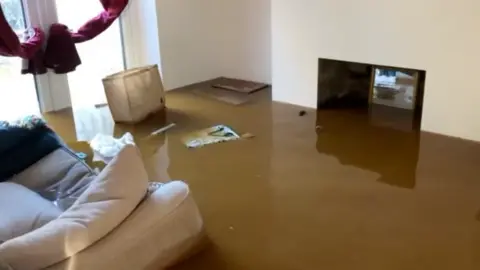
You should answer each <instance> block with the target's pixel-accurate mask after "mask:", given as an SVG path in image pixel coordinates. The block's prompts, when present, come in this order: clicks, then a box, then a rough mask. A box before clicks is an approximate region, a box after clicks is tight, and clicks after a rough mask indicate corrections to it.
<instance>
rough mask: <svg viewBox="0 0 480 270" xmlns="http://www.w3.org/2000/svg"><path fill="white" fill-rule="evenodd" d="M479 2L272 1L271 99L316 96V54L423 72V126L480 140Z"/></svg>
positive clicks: (307, 102) (312, 100) (306, 100)
mask: <svg viewBox="0 0 480 270" xmlns="http://www.w3.org/2000/svg"><path fill="white" fill-rule="evenodd" d="M479 25H480V2H479V1H475V0H459V1H449V0H422V1H417V0H403V1H398V0H384V1H380V0H339V1H329V0H315V1H313V0H295V1H292V0H272V81H273V91H274V93H273V95H274V99H275V100H278V101H282V102H288V103H294V104H299V105H303V106H308V107H315V106H316V100H317V64H318V58H332V59H338V60H347V61H356V62H366V63H374V64H382V65H392V66H400V67H409V68H416V69H424V70H426V71H427V80H426V89H425V101H424V112H423V123H422V129H424V130H427V131H432V132H436V133H442V134H446V135H451V136H456V137H462V138H466V139H473V140H479V141H480V106H478V104H479V100H480V86H479V83H478V78H479V77H480V76H479V75H478V73H479V69H478V63H479V62H480V53H479V50H480V35H479V34H478V26H479Z"/></svg>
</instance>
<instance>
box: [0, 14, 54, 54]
mask: <svg viewBox="0 0 480 270" xmlns="http://www.w3.org/2000/svg"><path fill="white" fill-rule="evenodd" d="M44 39H45V35H44V33H43V32H42V30H40V29H38V28H34V35H33V36H32V37H30V38H29V39H28V40H27V41H26V42H24V43H20V41H19V40H18V37H17V34H15V32H13V30H12V28H11V27H10V25H9V24H8V22H7V19H6V18H5V16H4V14H3V10H2V7H1V6H0V55H3V56H19V57H22V58H24V59H30V58H32V57H33V56H34V55H35V54H36V53H37V51H38V50H39V49H40V48H41V47H42V45H43V41H44Z"/></svg>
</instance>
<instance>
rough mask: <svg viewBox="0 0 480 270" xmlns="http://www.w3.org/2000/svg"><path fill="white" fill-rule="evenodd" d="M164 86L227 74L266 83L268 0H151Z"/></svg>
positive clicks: (268, 59) (268, 27)
mask: <svg viewBox="0 0 480 270" xmlns="http://www.w3.org/2000/svg"><path fill="white" fill-rule="evenodd" d="M156 5H157V19H158V29H159V40H160V51H161V62H162V71H163V77H164V83H165V87H166V88H167V89H173V88H178V87H181V86H185V85H188V84H192V83H196V82H200V81H205V80H209V79H213V78H215V77H219V76H229V77H235V78H240V79H250V80H258V81H262V82H270V78H271V76H270V64H271V60H270V56H271V53H270V48H271V43H270V41H271V38H270V33H271V31H270V30H271V29H270V23H271V18H270V0H201V1H199V0H157V1H156Z"/></svg>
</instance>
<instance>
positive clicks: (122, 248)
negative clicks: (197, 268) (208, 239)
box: [49, 181, 203, 270]
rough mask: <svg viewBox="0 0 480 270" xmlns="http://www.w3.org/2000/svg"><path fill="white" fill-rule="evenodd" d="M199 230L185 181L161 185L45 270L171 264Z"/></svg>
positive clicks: (200, 223) (199, 220)
mask: <svg viewBox="0 0 480 270" xmlns="http://www.w3.org/2000/svg"><path fill="white" fill-rule="evenodd" d="M202 233H203V221H202V218H201V216H200V213H199V211H198V208H197V206H196V204H195V202H194V200H193V198H192V197H191V194H190V190H189V188H188V186H187V184H185V183H183V182H180V181H176V182H171V183H168V184H165V185H163V186H161V187H160V188H159V189H158V190H156V191H155V192H154V193H153V194H151V195H150V196H149V197H147V198H146V199H145V200H144V201H143V202H142V203H141V204H140V205H139V206H138V208H137V209H136V210H135V211H133V212H132V214H131V215H130V216H129V217H128V218H127V219H126V220H125V221H124V222H123V223H122V224H121V225H120V226H118V227H117V228H116V229H115V230H113V231H112V232H111V233H110V234H109V235H107V236H106V237H104V238H103V239H102V240H100V241H99V242H97V243H96V244H94V245H93V246H91V247H89V248H88V249H86V250H84V251H82V252H80V253H79V254H77V255H76V256H74V257H72V258H70V259H69V260H66V261H64V262H62V263H60V264H57V265H55V266H52V267H51V268H49V269H53V270H59V269H62V270H63V269H72V268H71V267H73V266H74V269H75V270H87V269H146V268H150V267H152V266H153V265H155V267H156V268H155V269H162V267H165V266H168V265H171V264H172V263H173V262H175V261H177V260H178V259H179V258H181V257H183V256H184V255H185V253H186V252H188V251H189V249H191V248H192V246H194V245H195V244H196V243H198V240H199V239H201V235H202Z"/></svg>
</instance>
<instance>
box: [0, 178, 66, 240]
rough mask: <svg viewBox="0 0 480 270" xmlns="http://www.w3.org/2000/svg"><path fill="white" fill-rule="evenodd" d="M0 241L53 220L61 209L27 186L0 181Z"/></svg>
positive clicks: (17, 235)
mask: <svg viewBox="0 0 480 270" xmlns="http://www.w3.org/2000/svg"><path fill="white" fill-rule="evenodd" d="M0 209H1V210H0V243H2V242H5V241H8V240H10V239H13V238H16V237H19V236H22V235H24V234H26V233H28V232H31V231H33V230H35V229H38V228H40V227H42V226H43V225H45V224H47V223H48V222H50V221H52V220H54V219H55V218H57V217H58V216H60V214H61V213H62V211H61V210H60V209H59V208H57V207H56V206H55V205H53V203H51V202H49V201H47V200H45V199H44V198H42V197H41V196H40V195H38V194H36V193H35V192H33V191H31V190H29V189H28V188H26V187H24V186H21V185H18V184H15V183H8V182H5V183H0Z"/></svg>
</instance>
